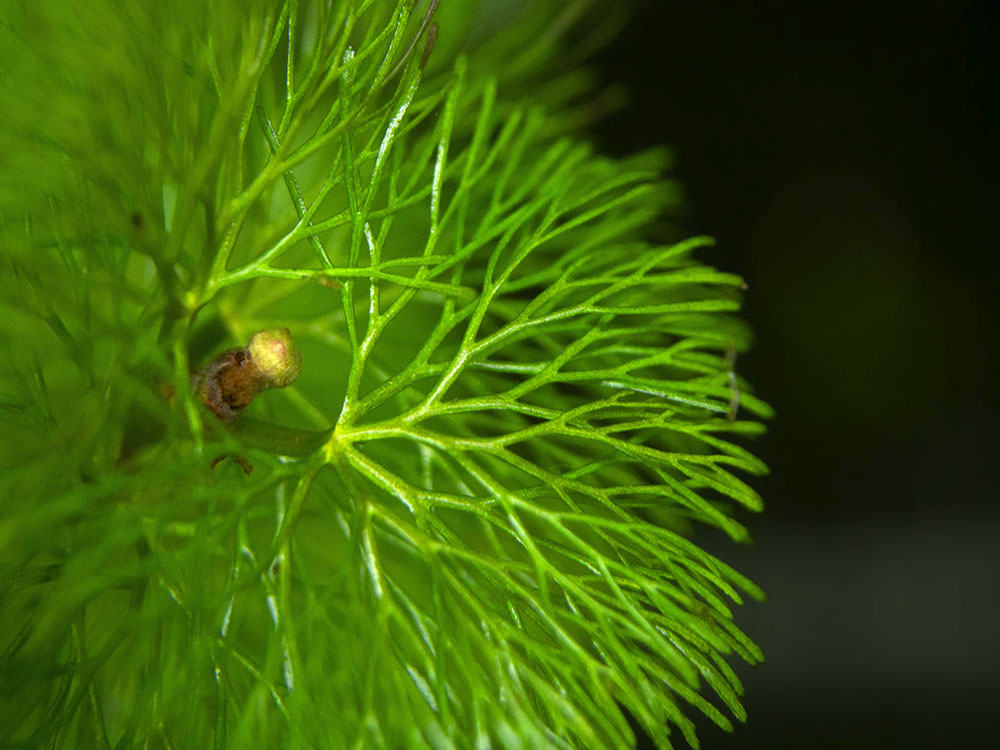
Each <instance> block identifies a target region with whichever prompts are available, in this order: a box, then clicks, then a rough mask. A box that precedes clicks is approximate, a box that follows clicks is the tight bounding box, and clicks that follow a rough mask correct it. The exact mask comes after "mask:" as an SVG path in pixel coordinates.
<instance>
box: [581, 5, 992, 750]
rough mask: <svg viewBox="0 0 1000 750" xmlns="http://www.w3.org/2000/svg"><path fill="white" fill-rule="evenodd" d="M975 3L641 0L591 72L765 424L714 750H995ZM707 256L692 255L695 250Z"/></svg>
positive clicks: (984, 178) (616, 137) (726, 552)
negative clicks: (713, 269)
mask: <svg viewBox="0 0 1000 750" xmlns="http://www.w3.org/2000/svg"><path fill="white" fill-rule="evenodd" d="M991 5H992V4H991V3H987V2H978V3H975V2H911V3H874V4H869V3H856V2H841V3H836V4H835V5H834V4H832V3H830V4H827V3H793V2H784V1H782V2H766V1H761V2H754V3H749V2H701V3H686V2H656V1H654V0H650V1H649V2H646V3H642V4H640V10H639V12H638V13H637V14H636V16H635V17H634V18H633V19H632V20H631V21H630V22H629V24H628V26H627V27H626V28H625V30H624V33H623V34H622V35H621V36H620V37H619V38H618V40H617V41H616V42H615V44H614V45H613V46H612V47H610V48H609V49H607V50H606V51H605V52H603V53H602V54H601V55H600V57H599V58H598V59H597V60H596V61H595V65H594V68H595V70H596V71H597V72H598V74H599V75H600V76H601V78H602V79H603V80H604V81H605V82H606V83H610V82H613V81H618V82H623V83H624V84H626V85H627V86H628V88H629V90H630V95H631V98H630V102H629V104H628V106H627V107H626V108H625V109H624V110H622V111H621V112H619V113H618V114H616V115H614V116H612V117H610V118H608V119H607V120H605V121H604V122H603V123H602V124H601V125H600V127H599V129H598V139H599V145H600V148H601V149H602V150H604V151H605V152H610V153H615V154H624V153H629V152H633V151H635V150H637V149H640V148H643V147H647V146H652V145H656V144H661V143H667V144H669V145H671V146H672V147H673V149H674V151H675V153H676V157H677V169H676V175H677V176H678V177H679V179H680V180H681V181H682V183H683V185H684V188H685V189H686V191H687V194H688V198H689V206H688V208H687V210H686V212H685V216H684V217H683V223H684V224H685V226H686V227H687V228H688V229H689V230H690V232H691V233H702V232H704V233H707V234H712V235H714V236H715V237H717V238H718V248H717V249H716V250H715V251H714V252H713V253H710V254H709V256H708V257H705V260H707V261H708V262H709V263H711V264H713V265H716V266H718V267H721V268H723V269H725V270H728V271H735V272H737V273H740V274H741V275H743V276H744V278H745V279H746V280H747V282H748V284H749V291H748V293H747V297H746V307H745V315H746V316H747V317H748V318H749V320H750V321H751V323H752V325H753V327H754V330H755V333H756V337H757V341H756V343H755V346H754V349H753V351H752V352H751V353H749V354H748V355H746V356H744V357H743V358H742V359H741V360H740V362H739V366H738V369H739V371H740V373H741V374H742V375H745V376H746V377H748V378H749V379H750V380H751V382H753V384H754V386H755V389H756V392H757V393H758V394H759V395H761V396H763V397H764V398H765V399H767V400H768V401H769V402H770V403H771V404H772V405H773V406H774V407H775V408H776V410H777V418H776V419H775V420H774V421H773V424H772V425H771V429H770V433H769V435H768V437H767V438H766V439H765V440H763V441H762V442H760V443H758V444H756V445H755V446H754V448H755V450H757V451H758V452H760V453H761V454H762V455H763V457H764V458H765V459H766V460H767V462H768V464H769V465H770V466H771V469H772V475H771V476H770V477H768V478H766V479H765V480H763V481H758V482H756V484H757V486H759V487H760V488H761V490H762V491H763V493H764V496H765V500H766V501H767V503H768V506H767V508H766V510H765V513H764V515H763V516H761V517H759V518H754V519H749V521H750V526H751V529H752V531H753V533H754V537H755V544H754V546H752V547H749V548H739V549H735V550H734V548H733V547H732V545H729V544H727V543H725V542H724V540H719V539H717V538H715V537H713V536H711V535H709V534H704V535H703V538H700V539H699V541H700V542H702V543H703V544H705V545H706V546H708V547H709V548H711V549H713V551H715V552H716V553H717V554H719V555H720V556H721V557H723V558H724V559H726V560H728V561H730V562H732V563H733V564H734V565H735V566H736V567H737V569H739V570H741V571H742V572H744V573H746V574H748V575H750V577H751V578H753V579H754V580H756V581H757V582H758V583H760V584H762V585H763V586H764V587H765V589H766V590H767V591H768V594H769V597H770V600H769V601H768V602H767V603H766V604H763V605H750V606H748V607H745V608H742V609H741V610H740V611H739V612H738V620H739V622H740V623H741V624H742V625H744V626H745V629H746V631H747V632H748V633H749V634H750V635H751V636H752V637H754V638H755V639H756V640H757V642H758V643H759V644H760V645H761V646H762V647H763V649H764V651H765V654H766V657H767V660H766V662H765V663H764V664H762V665H760V666H758V667H755V668H752V669H743V670H741V672H740V674H741V675H742V676H743V678H744V683H745V687H746V691H747V693H746V701H745V705H746V707H747V709H748V712H749V715H750V718H749V720H748V723H747V724H746V725H745V726H740V727H737V730H736V733H735V735H732V736H730V735H726V734H725V733H723V732H722V731H720V730H718V729H715V728H714V727H712V726H711V725H710V724H709V723H708V722H702V724H703V727H702V729H701V731H700V735H701V738H702V746H703V747H704V748H707V749H708V750H713V749H715V748H765V747H766V748H771V749H776V748H777V749H780V748H796V749H802V748H852V749H854V748H915V747H918V748H923V747H928V748H930V747H934V748H944V747H961V746H963V745H967V746H982V744H983V743H986V742H987V741H993V742H995V743H997V744H996V745H994V746H1000V719H998V718H997V714H998V706H1000V690H998V688H1000V645H998V643H1000V605H998V603H997V597H998V595H1000V546H998V542H1000V493H998V471H997V469H996V464H997V461H998V458H997V449H998V447H1000V440H998V439H997V429H998V426H1000V425H998V421H1000V420H998V417H1000V408H998V395H997V389H998V388H1000V383H998V382H997V380H998V379H997V349H998V346H1000V335H998V334H997V323H998V305H997V300H998V291H1000V289H998V286H1000V285H998V276H1000V274H998V258H997V256H998V251H1000V247H998V243H997V241H996V234H995V228H996V222H995V220H994V217H995V216H996V214H997V211H998V209H1000V201H998V199H1000V190H998V178H1000V159H998V156H1000V154H998V115H1000V81H998V76H1000V33H998V30H1000V27H998V24H997V19H996V17H995V14H996V11H995V10H994V9H993V8H992V7H991ZM703 257H704V256H703Z"/></svg>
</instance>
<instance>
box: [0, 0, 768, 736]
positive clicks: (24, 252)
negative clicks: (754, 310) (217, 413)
mask: <svg viewBox="0 0 1000 750" xmlns="http://www.w3.org/2000/svg"><path fill="white" fill-rule="evenodd" d="M500 5H502V4H500ZM562 5H563V4H561V3H555V2H553V3H530V4H527V6H526V8H525V9H524V10H523V11H522V12H520V13H519V14H516V16H517V17H516V18H515V19H505V20H504V23H505V24H506V25H505V26H504V28H503V30H502V31H499V32H491V33H489V34H487V33H485V31H484V29H486V28H487V27H489V26H491V25H495V24H498V23H499V21H498V19H497V18H496V16H495V15H492V16H491V15H490V14H489V13H488V12H487V11H489V10H491V9H490V8H485V9H480V15H478V16H477V15H476V13H475V12H474V9H473V8H471V7H468V6H467V4H463V3H458V4H455V3H442V7H441V8H440V9H439V10H438V12H437V14H436V15H435V17H434V21H435V22H436V23H437V24H438V26H439V31H438V34H437V37H438V38H437V46H436V47H435V48H434V49H433V51H432V54H431V55H430V57H429V58H428V59H427V60H426V65H424V64H423V63H424V62H425V61H424V60H423V59H422V58H423V53H424V52H425V50H427V49H429V46H428V45H429V42H428V41H427V40H428V38H429V37H432V36H433V35H434V30H432V27H431V26H430V24H429V21H430V15H429V13H428V8H427V6H426V4H414V3H413V2H398V3H395V4H393V3H388V2H371V1H364V0H354V2H348V1H346V0H345V1H344V2H333V3H322V2H311V1H309V0H298V1H297V0H287V2H283V3H282V2H264V0H260V1H259V2H253V3H248V4H244V3H236V2H233V3H218V4H205V3H197V2H190V3H182V2H173V3H169V2H168V3H159V4H157V3H152V4H147V3H126V4H119V3H111V2H93V3H87V4H86V8H84V7H83V6H78V4H74V3H69V2H68V1H67V2H52V3H32V4H28V3H24V4H23V5H16V4H13V5H10V4H9V5H8V6H7V7H6V8H5V9H4V10H3V11H2V15H0V22H2V28H0V36H2V39H0V70H2V71H3V72H2V73H0V76H2V83H0V111H2V112H3V113H4V114H3V125H2V126H0V155H2V163H3V167H2V169H0V233H2V242H3V256H2V265H0V273H2V277H0V317H2V320H3V321H4V322H3V324H2V326H0V348H2V350H3V351H4V352H5V354H4V356H5V358H6V363H5V366H4V367H3V368H2V369H0V420H2V437H0V440H2V452H0V461H2V467H0V497H2V499H3V503H2V508H0V565H2V572H3V581H2V584H0V649H2V656H0V727H2V729H0V732H2V734H3V739H4V743H3V744H4V746H10V747H36V746H40V745H46V746H49V747H58V748H62V747H77V746H83V747H91V746H99V747H108V746H116V747H118V746H122V747H126V746H132V745H144V746H151V747H173V748H188V747H191V748H195V747H197V748H206V747H219V748H224V747H248V746H255V747H317V748H325V747H331V748H337V747H347V746H351V747H388V748H399V747H435V748H444V747H455V748H468V747H481V748H485V747H510V748H515V747H532V748H540V747H560V748H562V747H580V748H593V747H622V746H627V745H629V744H631V743H634V737H633V732H632V730H631V729H630V727H629V724H628V722H627V721H626V719H625V714H624V711H627V712H628V713H629V714H631V715H632V716H633V717H634V718H635V720H636V721H637V722H638V724H639V725H640V726H642V728H643V729H644V730H645V731H646V732H647V733H649V734H650V735H651V736H652V737H653V738H654V739H655V741H656V742H657V743H658V744H659V746H660V747H670V746H671V742H672V741H673V737H672V736H671V731H672V729H674V728H679V729H680V731H681V732H682V733H683V735H684V736H685V737H686V739H687V741H688V742H689V743H691V744H692V745H695V746H696V745H697V741H696V739H695V737H694V735H693V730H692V723H691V720H690V718H689V713H690V708H691V707H694V708H695V709H697V710H699V711H702V712H704V713H705V714H707V715H708V716H709V717H711V718H712V719H713V720H714V721H715V722H716V723H718V724H719V725H720V726H723V727H727V728H728V727H729V726H730V722H729V720H728V719H727V718H726V716H725V715H724V714H723V713H722V712H721V711H720V710H719V709H718V708H716V707H715V705H713V703H712V702H710V700H709V699H708V698H707V697H705V696H704V695H703V694H702V683H708V686H709V687H710V690H711V692H712V693H714V694H715V696H717V698H718V700H720V701H721V702H722V703H723V704H724V706H725V708H726V709H728V713H729V714H731V715H732V716H735V717H736V718H737V719H740V720H742V719H743V718H744V713H743V710H742V708H741V706H740V703H739V695H740V692H741V687H740V684H739V681H738V680H737V678H736V676H735V675H734V673H733V671H732V669H731V667H730V666H729V663H728V662H727V659H728V658H730V657H731V656H732V655H737V656H739V657H742V658H743V659H745V660H747V661H749V662H755V661H757V660H759V659H760V658H761V655H760V652H759V650H758V649H757V647H756V646H755V645H754V644H753V643H752V642H750V640H749V639H748V638H746V636H744V635H743V634H742V633H741V632H740V631H739V629H738V628H737V627H736V626H735V624H734V623H733V615H732V611H731V609H730V607H729V605H728V604H727V601H728V602H736V603H740V602H741V593H740V592H741V591H742V592H744V593H748V594H750V595H752V596H754V597H760V596H761V593H760V591H759V590H758V589H757V587H756V586H754V585H753V584H752V583H750V582H749V581H747V580H746V579H745V578H743V577H742V576H740V575H739V574H738V573H736V572H735V571H733V570H732V569H731V568H729V567H727V566H726V565H725V564H723V563H722V562H720V561H719V560H717V559H715V558H713V557H712V556H710V555H708V554H706V553H705V552H703V551H702V550H700V549H699V548H698V547H697V546H695V545H694V544H693V543H691V542H690V541H688V540H687V539H686V538H685V536H684V535H683V534H684V532H685V531H687V530H688V529H689V528H690V527H691V525H692V524H693V523H701V524H708V525H710V526H714V527H717V528H718V529H721V530H722V531H724V532H725V533H726V534H728V535H729V536H730V537H732V538H733V539H735V540H742V539H745V538H746V532H745V530H744V528H743V527H742V526H741V525H740V524H739V522H738V521H737V520H736V519H735V518H734V511H735V510H737V508H739V507H742V508H748V509H750V510H759V508H760V505H761V503H760V499H759V497H758V496H757V494H756V493H755V492H754V491H753V490H752V489H751V488H750V487H748V486H747V485H746V484H744V483H743V481H741V480H740V479H738V478H737V477H736V476H735V475H734V471H739V472H748V473H751V474H757V473H760V472H762V471H764V467H763V466H762V465H761V464H760V462H759V461H758V460H756V459H755V458H754V457H753V456H752V455H750V454H749V453H747V452H746V451H745V450H744V449H743V448H741V447H739V446H738V445H736V444H735V443H734V442H733V441H734V440H739V439H741V438H743V437H745V436H750V435H755V434H757V433H759V432H760V429H761V428H760V426H759V424H758V423H756V422H754V421H747V420H744V419H743V418H734V417H735V416H736V414H735V412H734V404H735V401H736V396H737V395H739V407H740V414H741V415H746V414H750V415H757V416H767V414H768V408H767V407H766V406H765V405H764V404H763V403H761V402H760V401H758V400H757V399H755V398H753V396H752V395H751V394H750V393H749V388H748V386H747V384H746V383H743V382H742V381H741V380H739V379H738V378H736V376H735V375H734V374H733V373H732V368H731V366H730V365H728V364H727V362H728V361H729V355H730V354H731V353H732V352H734V351H737V350H740V349H742V348H743V347H744V346H745V345H746V342H747V333H746V331H745V329H744V327H743V326H742V325H741V324H740V323H739V322H738V321H737V320H736V319H735V318H733V317H731V313H732V311H734V310H736V309H737V306H738V300H739V293H740V286H741V282H740V280H739V279H738V278H737V277H735V276H732V275H730V274H726V273H721V272H718V271H715V270H713V269H711V268H708V267H705V266H703V265H699V264H698V263H697V262H696V261H695V260H694V259H693V258H692V253H693V251H695V250H698V249H699V248H703V247H705V246H707V245H709V244H710V243H709V241H708V240H707V239H705V238H696V239H692V240H688V241H684V242H679V243H667V244H663V245H658V244H651V243H650V242H649V241H648V238H649V237H650V236H651V231H650V228H651V226H652V225H653V223H654V222H656V221H657V220H658V217H660V216H661V215H662V213H663V211H664V209H665V208H667V207H669V205H671V203H672V202H674V201H675V200H676V198H675V191H674V190H673V189H672V187H671V186H670V184H669V183H667V182H664V181H663V180H662V177H661V175H662V172H663V169H664V168H665V167H666V166H667V162H666V154H664V153H662V152H657V153H647V154H642V155H639V156H636V157H634V158H632V159H628V160H624V161H615V160H611V159H607V158H604V157H601V156H599V155H597V154H595V153H594V152H593V150H592V149H591V148H590V147H589V146H588V145H586V143H584V142H583V141H581V140H580V138H579V135H578V131H579V128H580V125H581V123H582V122H583V121H584V119H585V118H586V116H587V107H585V106H579V104H580V102H581V101H583V100H582V99H581V95H582V94H583V93H584V92H586V91H587V90H588V89H589V86H590V84H589V81H588V80H587V77H586V75H585V74H583V73H581V72H580V70H579V69H578V66H577V63H578V60H577V58H576V57H574V55H575V54H583V53H584V52H586V51H587V50H589V49H591V48H593V46H595V45H596V44H597V43H599V42H600V41H601V40H600V38H599V36H600V35H601V34H603V33H604V32H603V30H604V29H606V28H608V27H609V26H613V24H609V23H607V21H608V19H606V18H603V17H600V16H595V15H594V13H595V11H593V10H592V9H589V8H587V7H586V6H585V5H584V4H579V3H578V4H574V5H570V6H568V10H564V9H562ZM477 19H478V20H477ZM589 29H593V31H590V32H588V30H589ZM588 33H589V34H590V36H588ZM463 39H464V40H465V41H464V42H463ZM569 40H572V41H569ZM590 101H594V100H593V99H591V100H590ZM286 326H287V327H288V328H290V329H291V331H292V333H293V335H294V336H295V339H296V343H297V344H298V346H299V348H300V350H301V351H302V363H303V364H302V375H301V377H300V378H299V380H298V381H296V383H295V385H294V386H292V387H290V388H287V389H284V390H282V391H272V392H269V393H267V394H265V395H263V396H261V397H260V398H259V399H258V400H257V401H255V402H254V404H253V405H252V406H251V407H250V408H249V409H248V414H247V415H245V416H242V417H240V418H239V419H238V420H237V422H236V426H235V428H234V429H233V430H232V431H229V430H226V429H224V428H223V427H222V425H221V424H219V423H218V422H217V421H215V420H213V419H212V418H211V416H210V415H209V414H208V413H207V411H205V410H204V409H203V408H201V406H200V405H199V404H198V403H197V400H196V398H195V397H194V396H193V395H192V393H191V388H190V383H189V373H190V372H191V371H192V370H193V369H195V368H196V367H198V366H200V365H202V364H204V363H205V362H206V361H208V360H209V359H210V358H211V356H212V355H213V354H215V353H217V352H219V351H221V350H222V349H224V348H227V347H232V346H242V345H243V344H245V343H246V341H247V340H248V338H249V336H250V335H251V334H252V333H253V332H254V331H256V330H259V329H262V328H275V327H286ZM171 393H173V395H172V396H171ZM227 455H228V456H234V455H240V456H245V457H247V458H248V459H249V460H250V461H251V462H252V464H253V467H254V470H253V473H252V474H250V475H249V476H247V475H245V474H244V473H243V471H242V470H241V468H240V466H239V465H238V463H237V462H235V461H231V460H225V459H224V460H222V461H221V462H220V463H218V464H214V463H213V462H212V459H213V458H214V457H216V456H227ZM623 710H624V711H623Z"/></svg>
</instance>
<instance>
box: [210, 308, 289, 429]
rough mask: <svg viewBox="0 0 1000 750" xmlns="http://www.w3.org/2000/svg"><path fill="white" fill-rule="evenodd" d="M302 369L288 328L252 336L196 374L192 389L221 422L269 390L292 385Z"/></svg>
mask: <svg viewBox="0 0 1000 750" xmlns="http://www.w3.org/2000/svg"><path fill="white" fill-rule="evenodd" d="M301 368H302V360H301V357H300V355H299V353H298V351H296V349H295V342H294V341H292V335H291V333H290V332H289V331H288V329H287V328H277V329H273V330H269V331H259V332H257V333H255V334H254V335H253V336H252V337H251V339H250V343H249V344H248V345H247V347H246V348H243V349H229V350H228V351H225V352H223V353H222V354H220V355H219V356H218V357H216V358H215V359H214V360H212V361H211V362H209V363H208V365H206V366H205V367H204V368H203V369H201V370H199V371H198V372H196V373H195V374H194V375H193V376H192V379H191V382H192V388H193V389H194V390H195V392H196V393H198V394H199V395H200V397H201V400H202V402H203V403H204V404H205V406H207V407H208V408H209V409H210V410H211V411H212V413H213V414H215V415H216V416H217V417H218V418H219V419H221V420H222V421H223V422H232V421H233V420H234V419H236V417H237V415H239V413H240V411H241V410H242V409H243V408H244V407H245V406H246V405H247V404H249V403H250V402H251V401H253V400H254V398H256V396H257V394H259V393H260V392H261V391H264V390H267V389H268V388H284V387H285V386H288V385H291V384H292V382H294V380H295V379H296V378H297V377H298V376H299V371H300V370H301Z"/></svg>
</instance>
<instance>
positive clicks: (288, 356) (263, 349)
mask: <svg viewBox="0 0 1000 750" xmlns="http://www.w3.org/2000/svg"><path fill="white" fill-rule="evenodd" d="M247 352H248V353H249V354H250V359H252V360H253V363H254V365H255V366H256V367H257V369H258V370H259V371H260V373H261V375H263V377H264V382H265V383H266V384H267V387H269V388H284V387H285V386H286V385H291V384H292V382H294V380H295V378H297V377H298V376H299V372H300V371H301V369H302V357H301V355H300V354H299V352H298V351H297V350H296V349H295V342H294V341H292V334H291V332H290V331H289V330H288V329H287V328H272V329H271V330H269V331H258V332H257V333H255V334H254V335H253V336H252V337H251V338H250V343H249V344H247Z"/></svg>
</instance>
